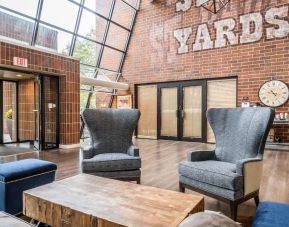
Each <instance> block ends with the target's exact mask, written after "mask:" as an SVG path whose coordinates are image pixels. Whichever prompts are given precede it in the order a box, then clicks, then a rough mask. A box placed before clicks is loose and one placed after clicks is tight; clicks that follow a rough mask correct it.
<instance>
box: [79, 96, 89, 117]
mask: <svg viewBox="0 0 289 227" xmlns="http://www.w3.org/2000/svg"><path fill="white" fill-rule="evenodd" d="M88 94H89V92H86V91H80V111H81V112H82V111H83V110H84V109H85V108H86V102H87V98H88Z"/></svg>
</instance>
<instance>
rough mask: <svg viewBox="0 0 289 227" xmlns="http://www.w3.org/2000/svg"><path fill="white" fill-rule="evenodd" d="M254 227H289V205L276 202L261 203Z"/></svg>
mask: <svg viewBox="0 0 289 227" xmlns="http://www.w3.org/2000/svg"><path fill="white" fill-rule="evenodd" d="M253 227H289V205H288V204H282V203H276V202H262V203H260V204H259V206H258V208H257V211H256V216H255V218H254V222H253Z"/></svg>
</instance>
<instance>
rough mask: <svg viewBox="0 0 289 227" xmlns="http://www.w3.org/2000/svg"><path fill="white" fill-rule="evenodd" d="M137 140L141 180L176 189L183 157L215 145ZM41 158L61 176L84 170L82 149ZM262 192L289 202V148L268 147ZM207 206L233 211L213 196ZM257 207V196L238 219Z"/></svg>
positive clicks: (268, 197) (262, 196) (249, 215)
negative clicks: (288, 149) (54, 167)
mask: <svg viewBox="0 0 289 227" xmlns="http://www.w3.org/2000/svg"><path fill="white" fill-rule="evenodd" d="M135 143H136V145H138V146H139V148H140V154H141V158H142V182H141V183H142V184H144V185H150V186H155V187H159V188H165V189H170V190H175V191H177V190H178V163H179V161H181V160H184V159H185V158H186V154H187V152H188V151H190V150H200V149H208V148H211V147H213V145H210V144H201V143H191V142H180V141H166V140H147V139H138V140H136V141H135ZM40 158H41V159H45V160H50V161H53V162H55V163H57V165H58V171H57V180H59V179H63V178H66V177H69V176H73V175H76V174H79V173H80V172H81V171H80V160H81V153H80V152H79V149H71V150H57V151H47V152H40ZM186 193H194V192H191V191H187V192H186ZM260 193H261V194H260V200H261V201H265V200H266V201H268V200H270V201H279V202H284V203H289V152H280V151H271V150H266V151H265V156H264V167H263V178H262V183H261V192H260ZM194 194H197V193H194ZM205 208H206V209H208V210H215V211H221V212H223V213H225V214H226V215H229V209H228V208H229V207H228V206H227V205H226V204H224V203H222V202H219V201H217V200H215V199H212V198H209V197H206V198H205ZM255 209H256V208H255V204H254V202H253V200H250V201H247V202H245V203H244V204H242V205H240V206H239V210H238V212H239V215H238V216H239V218H238V220H239V221H240V222H242V223H246V226H247V223H250V222H251V220H252V217H253V216H254V214H255Z"/></svg>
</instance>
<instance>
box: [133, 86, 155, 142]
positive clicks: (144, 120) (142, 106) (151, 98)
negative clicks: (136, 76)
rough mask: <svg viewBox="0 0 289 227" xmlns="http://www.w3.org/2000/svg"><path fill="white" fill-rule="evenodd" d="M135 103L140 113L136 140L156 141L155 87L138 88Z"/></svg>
mask: <svg viewBox="0 0 289 227" xmlns="http://www.w3.org/2000/svg"><path fill="white" fill-rule="evenodd" d="M137 103H138V109H139V110H140V112H141V116H140V119H139V122H138V138H152V139H157V86H156V85H145V86H138V88H137Z"/></svg>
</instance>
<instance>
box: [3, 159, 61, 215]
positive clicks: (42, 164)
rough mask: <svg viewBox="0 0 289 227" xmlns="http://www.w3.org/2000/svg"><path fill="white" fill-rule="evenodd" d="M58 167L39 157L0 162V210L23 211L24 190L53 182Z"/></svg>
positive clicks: (8, 211) (16, 212) (15, 212)
mask: <svg viewBox="0 0 289 227" xmlns="http://www.w3.org/2000/svg"><path fill="white" fill-rule="evenodd" d="M56 169H57V166H56V165H55V164H54V163H52V162H47V161H43V160H38V159H25V160H21V161H16V162H9V163H4V164H0V211H5V212H7V213H10V214H14V215H15V214H19V213H22V198H23V191H25V190H28V189H31V188H35V187H38V186H41V185H44V184H48V183H51V182H53V181H54V179H55V172H56Z"/></svg>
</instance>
